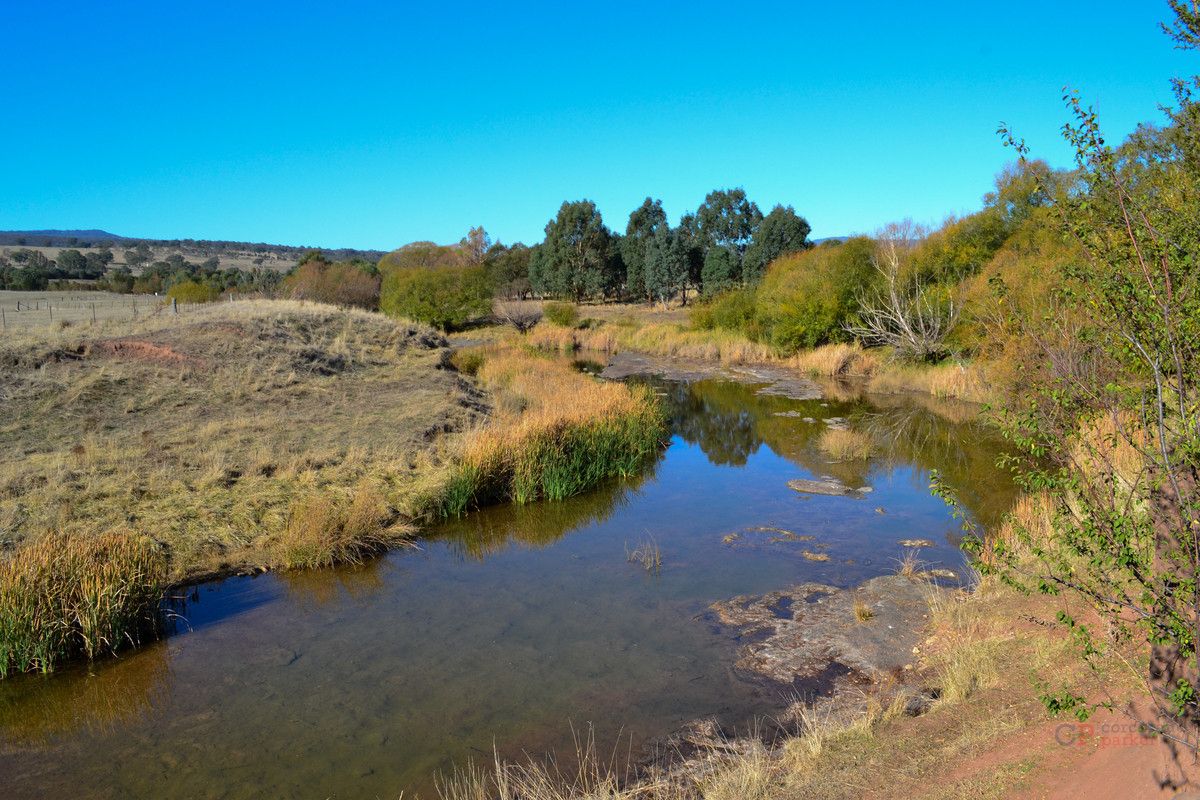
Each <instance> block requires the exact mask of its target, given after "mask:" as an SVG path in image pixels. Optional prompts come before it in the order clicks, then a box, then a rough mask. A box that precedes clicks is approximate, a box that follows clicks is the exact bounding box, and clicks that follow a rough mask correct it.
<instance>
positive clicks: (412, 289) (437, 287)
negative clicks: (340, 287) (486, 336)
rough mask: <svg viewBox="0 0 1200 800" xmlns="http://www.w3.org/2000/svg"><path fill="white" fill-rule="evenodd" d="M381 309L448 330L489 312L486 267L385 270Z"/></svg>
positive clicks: (489, 294)
mask: <svg viewBox="0 0 1200 800" xmlns="http://www.w3.org/2000/svg"><path fill="white" fill-rule="evenodd" d="M381 263H382V262H381ZM379 308H380V310H382V311H383V312H384V313H385V314H390V315H391V316H393V317H403V318H405V319H412V320H416V321H418V322H426V323H429V324H430V325H433V326H435V327H437V328H441V329H442V330H444V331H448V330H452V329H455V328H461V327H463V326H464V325H467V324H468V323H470V322H473V321H475V320H477V319H479V318H481V317H485V316H487V315H488V314H490V313H491V312H492V287H491V283H490V282H489V281H488V276H487V272H486V271H485V270H484V268H483V267H460V266H449V267H431V268H430V267H407V268H399V269H389V270H387V271H386V272H384V276H383V287H382V290H381V292H380V298H379Z"/></svg>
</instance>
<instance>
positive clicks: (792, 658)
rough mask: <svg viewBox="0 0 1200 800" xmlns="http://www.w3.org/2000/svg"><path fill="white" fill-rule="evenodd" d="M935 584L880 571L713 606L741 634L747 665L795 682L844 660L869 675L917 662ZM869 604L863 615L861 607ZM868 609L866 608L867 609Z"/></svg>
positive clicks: (742, 663)
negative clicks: (854, 582) (848, 584)
mask: <svg viewBox="0 0 1200 800" xmlns="http://www.w3.org/2000/svg"><path fill="white" fill-rule="evenodd" d="M927 587H928V584H927V583H926V582H925V581H923V580H920V579H915V578H909V577H904V576H901V575H885V576H882V577H879V578H872V579H871V580H868V581H866V582H865V583H863V584H862V585H861V586H859V587H858V588H856V589H847V590H842V589H837V588H834V587H832V586H825V585H823V584H817V583H803V584H800V585H798V586H794V587H792V588H790V589H785V590H781V591H776V592H769V593H767V594H765V595H762V596H758V597H747V596H741V597H734V598H732V599H730V600H724V601H721V602H718V603H714V604H713V605H712V606H711V610H712V614H713V618H714V619H715V621H716V622H717V623H718V624H719V625H720V626H721V627H723V628H727V629H732V630H733V631H735V632H736V634H737V635H738V637H739V638H743V639H750V640H751V641H750V642H749V643H748V644H746V645H744V646H743V647H742V650H741V652H740V653H739V655H738V660H737V664H736V668H737V670H738V671H739V672H741V673H743V674H745V675H748V676H752V677H759V678H766V679H769V680H772V681H775V682H777V683H781V684H795V683H796V682H798V681H801V682H802V681H804V680H807V679H811V678H813V677H814V676H817V675H820V674H822V673H826V672H828V670H829V669H830V667H831V666H835V667H836V666H841V667H844V668H845V669H847V670H850V671H851V672H854V673H858V674H860V675H863V676H864V677H869V678H878V677H882V676H884V675H895V674H899V673H902V672H903V671H904V670H905V668H906V667H909V666H910V665H911V659H912V649H913V647H915V646H917V644H918V643H919V642H920V640H921V630H922V628H923V627H924V625H925V622H926V620H927V618H928V615H929V605H928V602H927V601H926V591H927ZM856 606H859V607H860V608H861V607H862V606H866V608H868V609H869V610H870V617H869V619H866V620H865V621H864V620H861V619H860V616H859V615H856V613H855V607H856ZM860 614H861V612H860Z"/></svg>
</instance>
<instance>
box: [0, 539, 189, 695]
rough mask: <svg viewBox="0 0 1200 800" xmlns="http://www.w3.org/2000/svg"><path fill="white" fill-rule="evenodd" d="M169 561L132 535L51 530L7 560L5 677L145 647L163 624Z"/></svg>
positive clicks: (0, 662)
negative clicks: (161, 605)
mask: <svg viewBox="0 0 1200 800" xmlns="http://www.w3.org/2000/svg"><path fill="white" fill-rule="evenodd" d="M166 583H167V566H166V559H165V557H164V555H163V553H162V551H161V550H160V548H158V547H157V546H156V545H155V544H154V543H153V542H152V541H150V540H149V539H147V538H145V537H141V536H138V535H136V534H132V533H124V532H114V533H108V534H104V535H99V536H94V537H84V536H69V535H64V534H53V535H47V536H44V537H41V538H39V539H37V540H36V541H34V542H32V543H30V544H28V545H27V546H25V547H22V548H21V549H19V550H17V551H16V552H15V553H14V554H13V555H12V556H11V557H9V558H7V559H5V560H3V561H0V677H5V676H7V675H9V674H10V673H12V672H31V671H40V672H48V671H50V670H52V669H53V668H54V666H55V665H56V664H58V663H60V662H62V661H65V660H67V659H70V658H74V657H78V656H84V657H86V658H89V659H91V658H96V657H97V656H100V655H105V654H108V653H112V652H115V651H117V650H119V649H121V648H122V647H125V646H131V645H137V644H139V643H140V642H141V641H142V640H143V639H145V638H146V637H152V636H154V635H156V634H157V631H158V629H159V623H160V617H159V603H160V601H161V599H162V593H163V590H164V588H165V586H166Z"/></svg>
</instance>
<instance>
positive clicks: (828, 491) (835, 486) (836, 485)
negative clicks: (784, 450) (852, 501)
mask: <svg viewBox="0 0 1200 800" xmlns="http://www.w3.org/2000/svg"><path fill="white" fill-rule="evenodd" d="M788 488H789V489H791V490H793V491H796V492H803V493H804V494H824V495H829V496H830V497H856V498H861V497H864V496H866V495H867V494H869V493H870V491H871V487H870V486H859V487H857V488H854V487H851V486H847V485H846V484H844V483H842V482H841V481H839V480H835V479H834V478H821V479H820V480H815V481H811V480H807V479H805V478H796V479H795V480H790V481H788Z"/></svg>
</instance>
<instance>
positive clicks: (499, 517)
mask: <svg viewBox="0 0 1200 800" xmlns="http://www.w3.org/2000/svg"><path fill="white" fill-rule="evenodd" d="M659 458H661V456H659ZM657 464H658V461H657V460H655V461H651V462H647V465H646V468H645V470H644V471H643V472H642V473H640V474H639V475H638V476H637V477H635V478H628V479H625V480H616V481H610V482H608V483H605V484H603V485H602V486H600V487H597V488H596V489H593V490H591V491H588V492H585V493H584V494H581V495H577V496H575V497H569V498H567V499H566V500H559V501H554V502H551V501H542V502H537V503H530V504H528V505H516V504H509V505H501V506H490V507H488V508H482V509H480V510H478V511H474V512H471V513H470V514H467V515H466V516H465V517H463V518H462V519H455V520H449V521H447V522H445V523H443V524H442V525H440V526H438V527H437V528H434V529H433V530H432V531H430V534H429V537H428V538H430V539H432V540H435V541H441V542H445V543H446V544H447V545H448V546H449V548H450V550H451V551H452V552H454V553H455V554H457V555H458V556H460V557H462V558H471V559H476V560H480V561H482V560H483V559H485V558H487V557H488V556H490V555H493V554H495V553H499V552H500V551H502V550H504V549H506V548H508V547H509V546H510V545H512V544H514V543H519V544H524V545H531V546H534V547H544V546H546V545H550V544H553V543H554V542H556V541H558V540H559V539H561V538H562V537H563V536H565V535H566V534H568V533H570V532H571V531H574V530H578V529H579V528H582V527H584V526H585V525H590V524H593V523H596V522H603V521H604V520H606V519H608V518H609V517H610V516H612V514H613V512H614V511H616V510H617V509H618V508H620V507H621V506H622V505H624V504H625V503H626V502H627V501H628V498H629V495H630V494H631V493H632V492H634V491H636V490H637V488H638V487H639V486H641V484H642V483H643V482H644V481H646V480H647V479H648V478H650V477H651V476H653V475H654V471H655V468H656V466H657Z"/></svg>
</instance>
